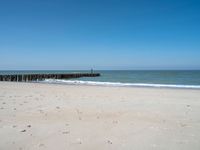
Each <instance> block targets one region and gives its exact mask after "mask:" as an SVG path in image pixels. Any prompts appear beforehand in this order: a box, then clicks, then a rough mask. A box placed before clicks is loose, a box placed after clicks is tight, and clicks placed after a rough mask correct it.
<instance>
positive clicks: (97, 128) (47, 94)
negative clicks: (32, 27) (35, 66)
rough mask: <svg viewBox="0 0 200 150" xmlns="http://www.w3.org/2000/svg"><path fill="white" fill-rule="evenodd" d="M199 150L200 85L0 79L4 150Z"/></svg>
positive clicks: (0, 130)
mask: <svg viewBox="0 0 200 150" xmlns="http://www.w3.org/2000/svg"><path fill="white" fill-rule="evenodd" d="M37 149H38V150H44V149H45V150H79V149H81V150H83V149H84V150H133V149H134V150H151V149H152V150H154V149H157V150H199V149H200V90H189V89H188V90H187V89H158V88H125V87H100V86H99V87H98V86H73V85H56V84H39V83H9V82H0V150H37Z"/></svg>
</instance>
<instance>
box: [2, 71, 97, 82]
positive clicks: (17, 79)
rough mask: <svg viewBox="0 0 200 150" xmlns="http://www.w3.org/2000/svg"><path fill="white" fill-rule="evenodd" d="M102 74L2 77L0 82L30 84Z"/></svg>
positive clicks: (17, 75)
mask: <svg viewBox="0 0 200 150" xmlns="http://www.w3.org/2000/svg"><path fill="white" fill-rule="evenodd" d="M97 76H100V73H71V74H15V75H0V81H14V82H29V81H42V80H45V79H70V78H80V77H97Z"/></svg>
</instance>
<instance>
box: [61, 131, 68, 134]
mask: <svg viewBox="0 0 200 150" xmlns="http://www.w3.org/2000/svg"><path fill="white" fill-rule="evenodd" d="M69 133H70V132H69V131H64V132H62V134H69Z"/></svg>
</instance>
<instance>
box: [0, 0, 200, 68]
mask: <svg viewBox="0 0 200 150" xmlns="http://www.w3.org/2000/svg"><path fill="white" fill-rule="evenodd" d="M91 67H93V68H95V69H200V1H199V0H196V1H195V0H1V1H0V70H5V69H6V70H7V69H20V70H22V69H34V70H38V69H53V70H54V69H58V70H59V69H90V68H91Z"/></svg>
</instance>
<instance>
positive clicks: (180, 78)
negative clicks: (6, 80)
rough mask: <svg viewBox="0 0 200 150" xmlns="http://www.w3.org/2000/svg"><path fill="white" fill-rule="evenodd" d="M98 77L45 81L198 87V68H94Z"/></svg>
mask: <svg viewBox="0 0 200 150" xmlns="http://www.w3.org/2000/svg"><path fill="white" fill-rule="evenodd" d="M77 72H81V73H89V72H90V71H80V70H76V71H0V74H13V73H15V74H17V73H25V74H26V73H77ZM94 72H98V73H100V74H101V76H99V77H83V78H76V79H66V80H59V79H58V80H56V79H46V80H45V81H42V82H45V83H58V84H76V85H101V86H129V87H131V86H133V87H134V86H140V87H141V86H144V87H169V88H195V89H200V70H146V71H144V70H143V71H141V70H96V71H94Z"/></svg>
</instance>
